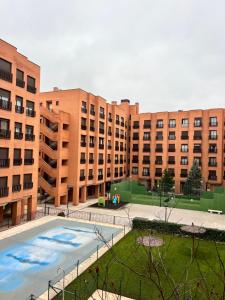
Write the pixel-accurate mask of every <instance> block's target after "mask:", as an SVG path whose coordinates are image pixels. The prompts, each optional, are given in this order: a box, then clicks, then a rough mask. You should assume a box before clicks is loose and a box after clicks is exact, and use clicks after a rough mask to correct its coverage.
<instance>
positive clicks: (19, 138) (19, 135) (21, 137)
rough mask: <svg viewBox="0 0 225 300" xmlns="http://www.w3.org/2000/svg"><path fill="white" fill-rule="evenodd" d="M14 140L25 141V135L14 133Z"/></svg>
mask: <svg viewBox="0 0 225 300" xmlns="http://www.w3.org/2000/svg"><path fill="white" fill-rule="evenodd" d="M14 139H16V140H22V139H23V133H22V132H14Z"/></svg>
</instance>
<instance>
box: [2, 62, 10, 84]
mask: <svg viewBox="0 0 225 300" xmlns="http://www.w3.org/2000/svg"><path fill="white" fill-rule="evenodd" d="M11 68H12V64H11V63H10V62H8V61H6V60H4V59H2V58H0V79H2V80H5V81H9V82H12V74H11Z"/></svg>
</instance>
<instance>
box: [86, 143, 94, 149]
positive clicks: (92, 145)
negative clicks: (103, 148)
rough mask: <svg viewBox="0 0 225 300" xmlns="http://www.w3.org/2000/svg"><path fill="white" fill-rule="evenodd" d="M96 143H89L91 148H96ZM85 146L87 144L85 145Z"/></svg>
mask: <svg viewBox="0 0 225 300" xmlns="http://www.w3.org/2000/svg"><path fill="white" fill-rule="evenodd" d="M94 146H95V144H94V143H89V147H90V148H94ZM84 147H85V146H84Z"/></svg>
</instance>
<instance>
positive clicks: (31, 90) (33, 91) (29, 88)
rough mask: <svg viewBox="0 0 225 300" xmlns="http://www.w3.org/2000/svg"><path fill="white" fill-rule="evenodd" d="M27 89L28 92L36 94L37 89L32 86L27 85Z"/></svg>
mask: <svg viewBox="0 0 225 300" xmlns="http://www.w3.org/2000/svg"><path fill="white" fill-rule="evenodd" d="M27 91H28V92H30V93H32V94H36V92H37V89H36V87H34V86H31V85H27Z"/></svg>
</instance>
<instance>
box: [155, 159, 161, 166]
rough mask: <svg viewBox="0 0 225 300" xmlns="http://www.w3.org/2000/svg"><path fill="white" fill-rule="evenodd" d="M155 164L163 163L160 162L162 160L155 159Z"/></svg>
mask: <svg viewBox="0 0 225 300" xmlns="http://www.w3.org/2000/svg"><path fill="white" fill-rule="evenodd" d="M155 164H156V165H162V164H163V162H162V160H157V159H156V160H155Z"/></svg>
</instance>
